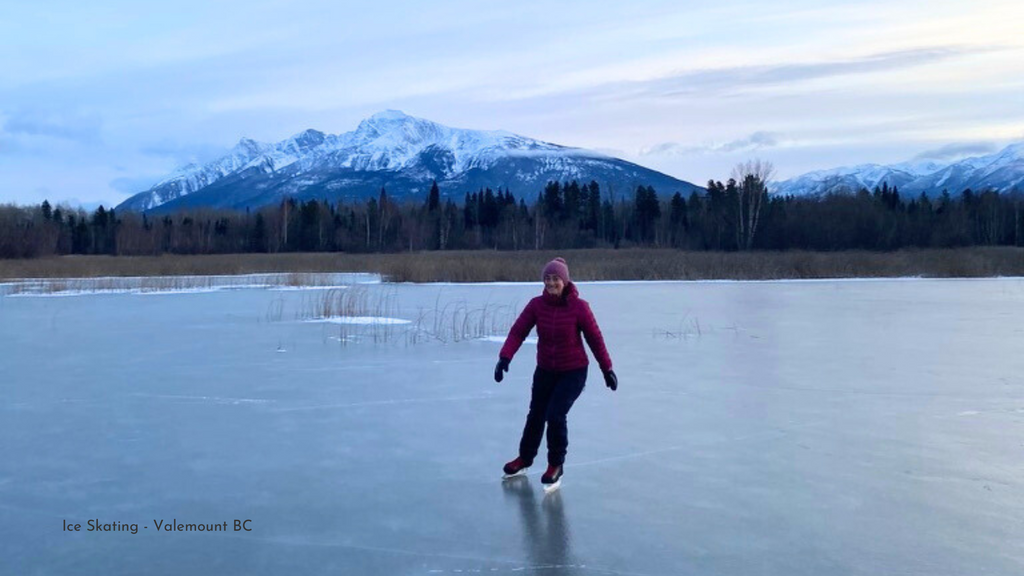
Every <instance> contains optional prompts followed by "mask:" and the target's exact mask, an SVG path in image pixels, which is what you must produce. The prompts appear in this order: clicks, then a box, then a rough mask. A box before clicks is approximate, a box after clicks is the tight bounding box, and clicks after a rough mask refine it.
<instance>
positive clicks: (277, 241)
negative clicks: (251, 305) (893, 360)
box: [0, 162, 1024, 258]
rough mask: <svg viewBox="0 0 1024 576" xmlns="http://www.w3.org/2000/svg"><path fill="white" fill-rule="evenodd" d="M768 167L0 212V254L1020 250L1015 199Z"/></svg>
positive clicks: (1020, 198) (1021, 221)
mask: <svg viewBox="0 0 1024 576" xmlns="http://www.w3.org/2000/svg"><path fill="white" fill-rule="evenodd" d="M771 175H772V167H771V165H770V164H768V163H762V162H748V163H745V164H741V165H740V166H737V169H736V170H734V171H733V174H732V177H731V178H729V179H727V180H726V181H725V182H724V183H723V182H721V181H716V180H711V181H709V182H708V183H707V190H706V191H705V192H701V193H697V192H693V193H691V194H689V195H688V196H684V195H682V194H681V193H680V192H675V193H674V194H672V195H670V196H668V195H662V196H660V195H659V194H658V192H657V191H655V190H654V188H652V187H650V186H638V187H637V188H636V189H634V190H629V191H626V192H623V193H620V192H618V191H614V190H607V189H602V187H601V186H600V185H599V183H598V182H596V181H591V182H589V183H580V182H578V181H575V180H572V181H568V182H549V183H548V184H547V185H546V186H545V187H544V189H543V190H541V191H538V192H537V193H536V196H535V197H532V198H531V199H530V201H527V198H525V197H520V198H518V199H517V198H516V197H515V196H514V195H513V193H512V192H511V191H510V190H508V189H504V190H503V189H501V188H498V189H497V190H496V191H495V190H491V189H490V188H485V189H482V190H478V191H475V192H471V193H466V194H465V197H464V199H463V201H462V202H461V204H456V203H455V202H454V201H452V200H451V199H445V200H443V201H442V199H441V194H440V190H439V188H438V186H437V183H436V182H435V183H434V184H433V185H432V187H431V189H430V192H429V193H428V194H427V197H426V198H423V199H420V200H417V201H404V202H396V201H395V200H394V199H392V198H391V197H390V196H389V195H388V193H387V190H386V189H381V191H380V193H379V194H378V195H377V196H376V197H375V198H370V199H368V200H366V201H365V202H355V203H342V202H339V203H331V202H328V201H325V200H307V201H296V200H294V199H285V200H283V201H282V202H280V203H279V204H277V205H272V206H266V207H263V208H261V209H259V210H246V211H244V212H239V211H228V210H211V209H196V210H188V211H184V212H178V213H174V214H167V215H161V216H150V215H148V214H145V213H142V214H139V213H122V212H117V213H115V211H114V210H112V209H106V208H104V207H102V206H101V207H99V208H98V209H96V210H95V211H93V212H91V213H88V212H85V211H83V210H81V209H75V208H70V207H67V206H58V207H53V206H51V205H50V203H49V202H46V201H44V202H43V203H42V204H40V205H38V206H14V205H4V206H0V258H31V257H39V256H51V255H65V254H110V255H158V254H164V253H172V254H220V253H242V252H319V251H344V252H397V251H406V250H410V251H416V250H473V249H490V250H524V249H559V248H588V247H616V248H618V247H628V246H644V247H671V248H679V249H686V250H716V251H734V250H788V249H803V250H821V251H834V250H849V249H861V250H896V249H900V248H907V247H918V248H944V247H962V246H977V245H988V246H991V245H1004V246H1005V245H1010V246H1022V245H1024V231H1022V229H1021V228H1022V226H1024V213H1022V212H1024V211H1022V204H1024V195H1022V194H1021V193H1020V192H1019V191H1016V190H1015V191H1012V192H1009V193H999V192H997V191H992V190H986V191H973V190H970V189H967V190H962V191H960V192H959V193H958V194H956V195H952V194H950V193H949V192H948V191H943V192H942V193H941V195H939V196H938V197H935V198H929V197H928V196H927V195H925V194H923V193H922V194H921V195H920V196H917V197H911V198H908V197H906V196H905V195H902V194H900V192H899V190H898V189H897V188H896V187H890V186H889V185H888V184H887V183H883V184H882V185H881V186H879V187H876V188H875V189H874V190H867V189H861V190H859V191H856V192H853V193H849V192H845V193H831V194H826V195H821V196H800V197H797V196H780V195H773V194H770V191H769V188H768V186H767V185H766V182H768V181H769V180H770V177H771Z"/></svg>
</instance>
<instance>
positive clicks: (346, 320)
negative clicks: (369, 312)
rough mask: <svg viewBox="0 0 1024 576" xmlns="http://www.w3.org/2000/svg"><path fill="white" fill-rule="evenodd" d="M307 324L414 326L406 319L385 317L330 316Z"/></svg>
mask: <svg viewBox="0 0 1024 576" xmlns="http://www.w3.org/2000/svg"><path fill="white" fill-rule="evenodd" d="M306 322H327V323H329V324H360V325H367V324H412V321H411V320H406V319H404V318H387V317H384V316H330V317H327V318H314V319H312V320H306Z"/></svg>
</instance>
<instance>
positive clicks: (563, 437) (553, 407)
mask: <svg viewBox="0 0 1024 576" xmlns="http://www.w3.org/2000/svg"><path fill="white" fill-rule="evenodd" d="M586 382H587V368H586V367H583V368H579V369H577V370H569V371H567V372H551V371H549V370H543V369H541V368H537V370H536V371H534V373H533V393H532V395H531V397H530V413H529V414H527V416H526V426H525V427H524V428H523V439H522V440H521V441H520V442H519V457H520V458H522V459H523V460H525V461H527V462H531V463H532V462H533V459H534V458H536V457H537V450H539V449H540V440H541V437H543V436H544V424H545V423H547V426H548V464H550V465H551V466H561V465H562V464H563V463H564V462H565V452H566V450H567V449H568V448H569V427H568V423H567V421H566V416H567V415H568V414H569V409H570V408H572V405H573V403H574V402H576V399H577V398H579V397H580V393H581V392H583V388H584V386H586Z"/></svg>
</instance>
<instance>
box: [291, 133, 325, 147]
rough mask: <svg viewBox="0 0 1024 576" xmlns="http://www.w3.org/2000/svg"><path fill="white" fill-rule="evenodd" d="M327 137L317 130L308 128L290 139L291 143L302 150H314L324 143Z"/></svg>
mask: <svg viewBox="0 0 1024 576" xmlns="http://www.w3.org/2000/svg"><path fill="white" fill-rule="evenodd" d="M326 138H327V135H326V134H324V133H323V132H321V131H319V130H314V129H312V128H309V129H307V130H303V131H302V132H299V133H298V134H296V135H295V136H293V137H292V141H294V142H295V144H296V145H297V146H298V147H299V148H300V149H302V150H306V149H309V148H314V147H316V146H319V145H321V144H323V143H324V140H325V139H326Z"/></svg>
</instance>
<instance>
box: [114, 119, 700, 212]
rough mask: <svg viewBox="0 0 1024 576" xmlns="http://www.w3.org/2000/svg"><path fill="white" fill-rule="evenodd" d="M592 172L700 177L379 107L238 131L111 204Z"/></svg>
mask: <svg viewBox="0 0 1024 576" xmlns="http://www.w3.org/2000/svg"><path fill="white" fill-rule="evenodd" d="M573 179H576V180H580V181H585V182H589V181H590V180H596V181H597V182H598V183H599V184H601V186H602V188H604V189H605V190H608V188H609V187H611V188H612V189H615V190H617V191H619V192H625V191H627V190H631V189H634V188H635V187H636V186H637V185H641V184H642V185H645V186H654V187H655V189H658V190H661V191H663V192H665V193H672V192H676V191H679V192H682V193H684V194H689V193H690V192H693V191H699V190H702V188H700V187H699V186H696V185H694V184H692V183H689V182H686V181H683V180H679V179H676V178H673V177H671V176H668V175H666V174H662V173H660V172H657V171H654V170H651V169H648V168H645V167H643V166H639V165H637V164H633V163H631V162H628V161H626V160H621V159H618V158H613V157H610V156H607V155H604V154H600V153H597V152H592V151H588V150H585V149H581V148H572V147H568V146H562V145H559V144H552V143H549V142H543V141H540V140H535V139H532V138H528V137H525V136H520V135H517V134H514V133H511V132H508V131H504V130H494V131H482V130H468V129H460V128H450V127H448V126H444V125H442V124H438V123H436V122H432V121H430V120H425V119H422V118H415V117H413V116H409V115H407V114H405V113H404V112H401V111H398V110H385V111H383V112H378V113H377V114H374V115H373V116H370V117H369V118H366V119H364V120H363V121H361V122H360V123H359V125H358V126H357V127H356V129H355V130H353V131H351V132H346V133H343V134H326V133H324V132H321V131H319V130H315V129H307V130H304V131H302V132H299V133H298V134H296V135H294V136H292V137H290V138H287V139H285V140H282V141H280V142H277V143H272V144H268V143H262V142H257V141H255V140H252V139H250V138H242V139H240V140H239V142H238V144H236V145H235V146H234V147H233V148H232V149H231V150H230V151H229V152H228V153H227V154H225V155H224V156H222V157H221V158H218V159H216V160H214V161H212V162H208V163H206V164H202V165H197V164H190V165H187V166H184V167H182V168H180V169H178V170H176V171H175V172H173V173H172V174H170V175H169V176H168V177H167V178H165V179H163V180H161V181H160V182H158V183H157V184H156V185H154V186H153V187H151V188H150V189H148V190H146V191H143V192H140V193H138V194H136V195H134V196H132V197H131V198H129V199H127V200H125V201H124V202H123V203H121V205H119V206H118V207H117V208H118V209H119V210H130V211H137V212H143V211H146V212H149V211H171V210H174V209H178V208H183V207H211V208H232V209H245V208H258V207H260V206H264V205H267V204H270V203H273V202H278V201H280V200H281V199H283V198H285V197H291V198H294V199H296V200H303V199H309V198H316V199H329V200H333V201H339V200H344V201H353V200H360V199H365V198H368V197H372V196H374V195H376V194H377V193H378V192H379V191H380V189H381V188H382V187H383V188H385V189H387V191H388V194H389V195H390V196H391V197H393V198H396V199H399V200H401V199H404V198H407V197H412V196H417V195H425V194H426V191H427V190H429V187H430V185H431V182H433V181H437V183H438V185H439V186H440V187H441V189H442V193H443V195H444V196H447V197H451V198H459V197H461V196H462V195H463V194H464V193H466V192H470V191H476V190H477V189H480V188H486V187H490V188H505V189H511V190H512V191H513V192H514V193H515V194H516V195H518V196H520V197H525V196H527V195H532V194H537V193H539V192H540V191H541V190H542V189H543V187H544V185H545V184H546V183H547V182H548V181H550V180H559V181H564V180H573Z"/></svg>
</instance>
